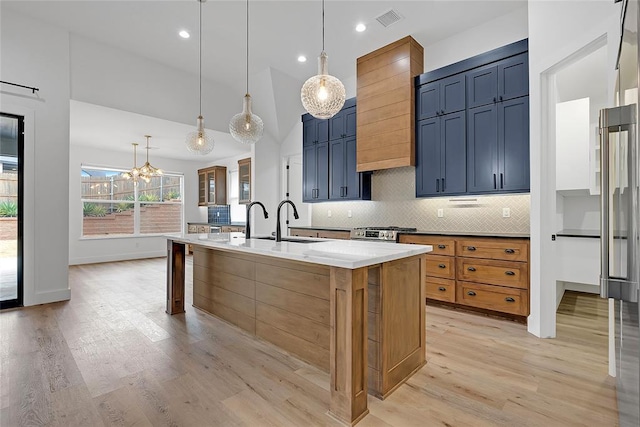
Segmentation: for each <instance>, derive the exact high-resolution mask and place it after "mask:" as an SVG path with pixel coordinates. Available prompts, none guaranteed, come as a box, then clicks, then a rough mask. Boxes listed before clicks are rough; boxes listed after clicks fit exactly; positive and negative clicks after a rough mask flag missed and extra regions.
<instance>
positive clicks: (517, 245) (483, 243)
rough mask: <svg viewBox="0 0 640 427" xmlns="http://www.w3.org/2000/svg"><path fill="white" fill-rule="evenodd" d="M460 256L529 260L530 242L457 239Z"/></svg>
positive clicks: (457, 249)
mask: <svg viewBox="0 0 640 427" xmlns="http://www.w3.org/2000/svg"><path fill="white" fill-rule="evenodd" d="M456 253H457V254H458V256H462V257H471V258H488V259H502V260H505V261H523V262H527V261H529V242H528V241H527V240H521V239H456Z"/></svg>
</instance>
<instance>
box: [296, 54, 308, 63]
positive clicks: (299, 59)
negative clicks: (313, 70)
mask: <svg viewBox="0 0 640 427" xmlns="http://www.w3.org/2000/svg"><path fill="white" fill-rule="evenodd" d="M298 62H307V57H306V56H304V55H300V56H298Z"/></svg>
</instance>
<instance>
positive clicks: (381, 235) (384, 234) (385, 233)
mask: <svg viewBox="0 0 640 427" xmlns="http://www.w3.org/2000/svg"><path fill="white" fill-rule="evenodd" d="M380 237H381V238H383V239H384V238H386V237H387V232H386V231H381V232H380Z"/></svg>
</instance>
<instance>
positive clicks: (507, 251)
mask: <svg viewBox="0 0 640 427" xmlns="http://www.w3.org/2000/svg"><path fill="white" fill-rule="evenodd" d="M504 252H505V253H507V254H515V253H516V251H515V250H513V249H505V250H504Z"/></svg>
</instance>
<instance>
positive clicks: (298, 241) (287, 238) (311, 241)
mask: <svg viewBox="0 0 640 427" xmlns="http://www.w3.org/2000/svg"><path fill="white" fill-rule="evenodd" d="M255 239H258V240H274V241H275V240H276V238H275V237H274V236H266V237H255ZM282 241H283V242H292V243H318V242H322V240H306V239H292V238H290V237H283V238H282Z"/></svg>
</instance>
